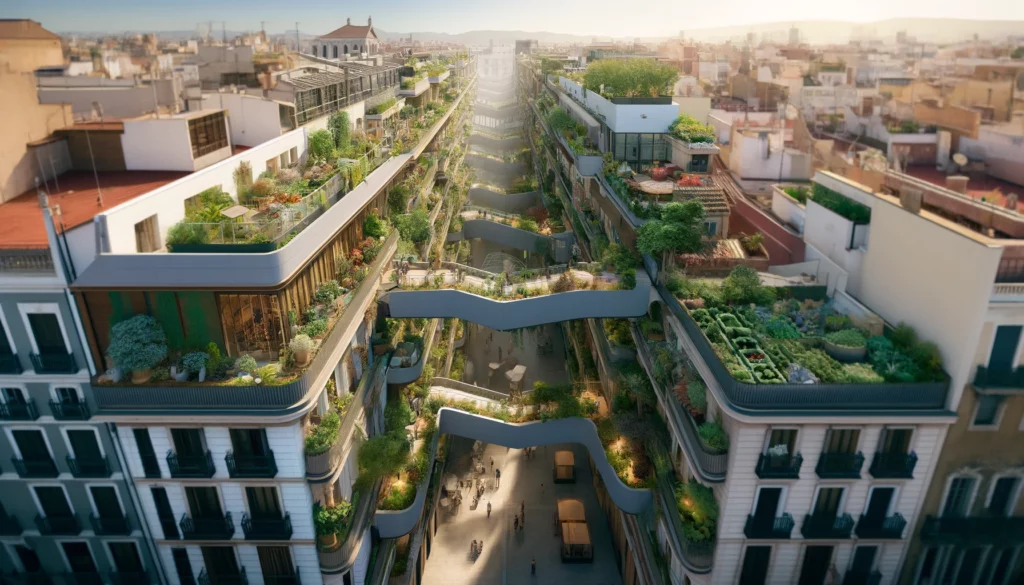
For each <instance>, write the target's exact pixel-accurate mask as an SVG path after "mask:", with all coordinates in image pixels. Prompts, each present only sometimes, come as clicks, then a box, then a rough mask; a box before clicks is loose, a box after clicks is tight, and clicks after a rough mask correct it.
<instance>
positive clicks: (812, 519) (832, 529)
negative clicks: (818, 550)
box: [800, 514, 853, 539]
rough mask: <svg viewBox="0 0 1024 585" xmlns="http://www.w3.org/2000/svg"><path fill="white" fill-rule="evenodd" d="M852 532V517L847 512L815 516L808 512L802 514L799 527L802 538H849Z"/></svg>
mask: <svg viewBox="0 0 1024 585" xmlns="http://www.w3.org/2000/svg"><path fill="white" fill-rule="evenodd" d="M851 532H853V517H852V516H850V515H849V514H840V515H837V516H816V515H814V514H808V515H806V516H804V524H803V526H801V527H800V534H803V535H804V538H829V539H834V538H850V533H851Z"/></svg>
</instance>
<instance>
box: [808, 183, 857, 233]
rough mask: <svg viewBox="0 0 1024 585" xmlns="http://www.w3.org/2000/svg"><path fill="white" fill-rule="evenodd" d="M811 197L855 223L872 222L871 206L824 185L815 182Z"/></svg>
mask: <svg viewBox="0 0 1024 585" xmlns="http://www.w3.org/2000/svg"><path fill="white" fill-rule="evenodd" d="M810 198H811V199H813V200H814V202H815V203H817V204H818V205H821V206H822V207H824V208H825V209H828V210H831V211H832V212H834V213H836V214H837V215H839V216H841V217H844V218H846V219H848V220H850V221H852V222H853V223H859V224H866V223H871V208H870V207H868V206H867V205H863V204H861V203H857V202H856V201H854V200H853V199H850V198H849V197H847V196H845V195H842V194H840V193H838V192H836V191H833V190H832V189H829V188H828V187H825V186H824V185H819V184H818V183H815V184H814V186H813V187H812V190H811V195H810ZM798 201H799V199H798Z"/></svg>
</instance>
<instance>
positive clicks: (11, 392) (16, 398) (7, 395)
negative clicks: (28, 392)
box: [0, 336, 28, 406]
mask: <svg viewBox="0 0 1024 585" xmlns="http://www.w3.org/2000/svg"><path fill="white" fill-rule="evenodd" d="M0 339H5V338H4V337H3V336H0ZM0 355H2V353H0ZM0 394H2V396H0V400H3V403H4V404H6V405H8V406H10V405H13V404H16V405H19V406H24V405H26V404H28V400H26V398H25V391H24V390H22V389H21V388H2V389H0Z"/></svg>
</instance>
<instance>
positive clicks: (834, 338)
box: [825, 329, 867, 348]
mask: <svg viewBox="0 0 1024 585" xmlns="http://www.w3.org/2000/svg"><path fill="white" fill-rule="evenodd" d="M825 339H826V340H827V341H828V342H829V343H832V344H833V345H838V346H840V347H852V348H860V347H864V346H865V345H866V344H867V339H865V337H864V334H863V333H861V332H860V330H859V329H843V330H842V331H835V332H833V333H828V334H826V335H825Z"/></svg>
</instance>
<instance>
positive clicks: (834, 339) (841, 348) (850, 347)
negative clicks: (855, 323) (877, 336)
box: [825, 329, 868, 363]
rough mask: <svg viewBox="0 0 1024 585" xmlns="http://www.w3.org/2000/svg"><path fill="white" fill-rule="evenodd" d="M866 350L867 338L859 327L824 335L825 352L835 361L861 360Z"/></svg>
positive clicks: (849, 361)
mask: <svg viewBox="0 0 1024 585" xmlns="http://www.w3.org/2000/svg"><path fill="white" fill-rule="evenodd" d="M867 351H868V350H867V338H865V337H864V334H863V333H861V332H860V330H859V329H843V330H841V331H833V332H832V333H827V334H826V335H825V352H826V353H828V355H830V356H832V357H833V358H835V359H836V360H837V361H840V362H844V363H852V362H862V361H864V358H865V356H867Z"/></svg>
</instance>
